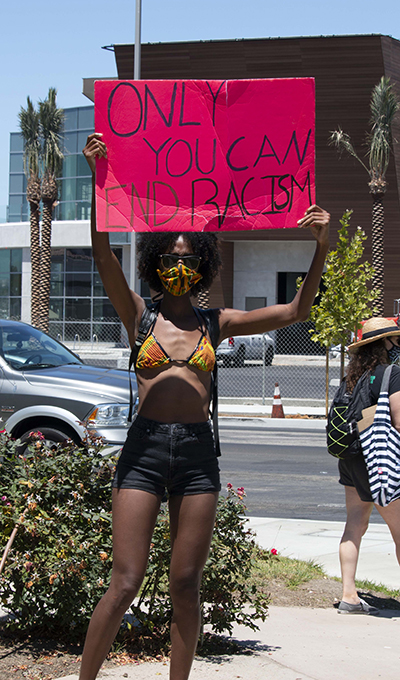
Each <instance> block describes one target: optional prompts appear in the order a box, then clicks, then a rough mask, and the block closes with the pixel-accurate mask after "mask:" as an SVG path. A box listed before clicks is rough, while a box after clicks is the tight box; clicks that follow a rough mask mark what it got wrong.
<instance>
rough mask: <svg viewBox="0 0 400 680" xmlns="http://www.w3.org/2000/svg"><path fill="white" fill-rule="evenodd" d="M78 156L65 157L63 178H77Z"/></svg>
mask: <svg viewBox="0 0 400 680" xmlns="http://www.w3.org/2000/svg"><path fill="white" fill-rule="evenodd" d="M76 159H77V156H76V154H70V155H69V156H65V158H64V161H63V166H62V176H63V177H75V176H76Z"/></svg>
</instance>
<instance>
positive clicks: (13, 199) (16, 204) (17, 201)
mask: <svg viewBox="0 0 400 680" xmlns="http://www.w3.org/2000/svg"><path fill="white" fill-rule="evenodd" d="M23 198H24V197H23V195H22V194H15V195H14V196H10V202H9V206H10V210H11V209H13V213H14V214H16V213H17V210H16V208H17V209H18V208H19V210H20V211H21V208H22V205H23Z"/></svg>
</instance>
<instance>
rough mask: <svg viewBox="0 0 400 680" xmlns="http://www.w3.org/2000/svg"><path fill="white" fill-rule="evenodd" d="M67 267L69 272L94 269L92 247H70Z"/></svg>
mask: <svg viewBox="0 0 400 680" xmlns="http://www.w3.org/2000/svg"><path fill="white" fill-rule="evenodd" d="M66 254H67V260H66V266H65V269H66V271H67V272H90V271H92V249H91V248H68V250H67V253H66Z"/></svg>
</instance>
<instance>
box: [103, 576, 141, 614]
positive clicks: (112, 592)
mask: <svg viewBox="0 0 400 680" xmlns="http://www.w3.org/2000/svg"><path fill="white" fill-rule="evenodd" d="M142 580H143V578H142V577H140V576H137V575H135V574H118V573H117V574H115V573H114V572H113V573H112V575H111V582H110V587H109V589H108V596H109V600H110V601H111V603H112V606H113V607H114V608H115V609H123V610H124V611H126V609H128V607H130V605H131V604H132V602H133V600H134V599H135V597H136V596H137V594H138V592H139V589H140V586H141V584H142Z"/></svg>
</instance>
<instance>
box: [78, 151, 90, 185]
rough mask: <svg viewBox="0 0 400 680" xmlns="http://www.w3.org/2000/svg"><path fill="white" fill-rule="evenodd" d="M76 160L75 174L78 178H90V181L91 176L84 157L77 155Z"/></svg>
mask: <svg viewBox="0 0 400 680" xmlns="http://www.w3.org/2000/svg"><path fill="white" fill-rule="evenodd" d="M76 158H77V167H76V174H77V175H78V177H90V179H92V174H91V172H90V169H89V166H88V164H87V160H86V158H85V156H84V155H83V154H82V153H81V154H78V155H77V157H76Z"/></svg>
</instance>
